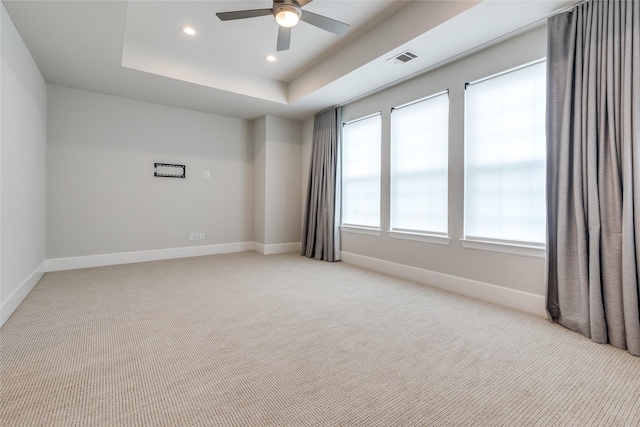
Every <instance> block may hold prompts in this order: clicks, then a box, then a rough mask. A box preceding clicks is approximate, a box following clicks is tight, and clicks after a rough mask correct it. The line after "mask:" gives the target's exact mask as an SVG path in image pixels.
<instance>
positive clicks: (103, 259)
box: [46, 242, 253, 271]
mask: <svg viewBox="0 0 640 427" xmlns="http://www.w3.org/2000/svg"><path fill="white" fill-rule="evenodd" d="M252 249H253V242H240V243H227V244H221V245H206V246H191V247H185V248H171V249H158V250H151V251H138V252H122V253H115V254H104V255H90V256H79V257H70V258H53V259H48V260H47V261H46V267H47V269H46V271H61V270H75V269H78V268H89V267H103V266H107V265H117V264H132V263H136V262H147V261H162V260H165V259H175V258H188V257H194V256H205V255H217V254H225V253H232V252H244V251H250V250H252Z"/></svg>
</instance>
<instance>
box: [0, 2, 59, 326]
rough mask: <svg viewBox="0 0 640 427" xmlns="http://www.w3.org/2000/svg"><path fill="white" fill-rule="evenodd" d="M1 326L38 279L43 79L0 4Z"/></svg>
mask: <svg viewBox="0 0 640 427" xmlns="http://www.w3.org/2000/svg"><path fill="white" fill-rule="evenodd" d="M0 15H1V21H0V22H1V24H0V42H1V48H0V51H1V53H2V66H1V71H0V98H1V101H0V121H1V126H0V127H1V132H0V134H1V136H0V158H1V165H0V303H1V305H0V325H2V324H4V322H5V321H6V320H7V319H8V318H9V316H10V315H11V313H13V311H14V310H15V309H16V307H17V306H18V305H19V304H20V302H22V300H23V299H24V298H25V297H26V296H27V294H28V293H29V292H30V291H31V289H33V287H34V286H35V285H36V284H37V282H38V281H39V280H40V278H41V277H42V275H43V274H44V268H45V241H46V127H47V119H46V113H47V111H46V96H47V91H46V83H45V82H44V80H43V78H42V75H41V74H40V71H39V70H38V68H37V66H36V64H35V62H34V61H33V58H32V57H31V54H30V53H29V51H28V50H27V48H26V46H25V45H24V42H23V41H22V39H21V38H20V35H19V34H18V31H17V30H16V28H15V26H14V24H13V22H12V21H11V18H10V17H9V14H8V13H7V11H6V9H5V7H4V5H2V6H1V7H0Z"/></svg>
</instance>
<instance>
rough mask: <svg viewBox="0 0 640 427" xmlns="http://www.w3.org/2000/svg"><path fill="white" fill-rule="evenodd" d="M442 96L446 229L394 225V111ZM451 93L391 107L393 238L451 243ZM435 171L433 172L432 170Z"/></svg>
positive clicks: (391, 212)
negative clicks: (444, 108)
mask: <svg viewBox="0 0 640 427" xmlns="http://www.w3.org/2000/svg"><path fill="white" fill-rule="evenodd" d="M441 96H445V97H446V125H445V128H446V158H447V159H446V162H445V164H446V172H445V176H446V202H445V211H446V213H445V223H446V226H445V229H446V230H445V231H444V232H442V231H435V230H427V229H424V230H422V229H413V228H403V227H394V218H393V217H394V199H395V195H394V176H395V174H394V118H393V114H394V111H396V110H400V109H402V108H405V107H411V106H413V105H416V104H420V103H423V102H427V101H429V100H431V99H434V98H439V97H441ZM449 98H450V93H449V89H445V90H442V91H439V92H436V93H433V94H430V95H427V96H424V97H421V98H418V99H415V100H413V101H410V102H407V103H404V104H401V105H398V106H396V107H393V108H391V114H390V118H389V128H390V135H389V140H390V141H389V146H390V150H389V231H388V232H387V235H388V236H389V237H391V238H396V239H404V240H414V241H420V242H426V243H433V244H439V245H448V244H449V243H450V241H451V240H450V239H449V142H450V139H449V123H450V115H451V112H450V99H449ZM430 172H431V170H420V171H419V172H417V173H418V174H424V173H426V174H429V173H430ZM431 173H433V172H431Z"/></svg>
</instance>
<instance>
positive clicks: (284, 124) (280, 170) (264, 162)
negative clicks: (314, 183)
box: [253, 116, 302, 251]
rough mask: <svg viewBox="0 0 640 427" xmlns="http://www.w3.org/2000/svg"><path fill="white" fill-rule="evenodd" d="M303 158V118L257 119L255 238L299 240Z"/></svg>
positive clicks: (271, 242)
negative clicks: (301, 121)
mask: <svg viewBox="0 0 640 427" xmlns="http://www.w3.org/2000/svg"><path fill="white" fill-rule="evenodd" d="M301 159H302V124H301V123H300V122H297V121H295V120H289V119H283V118H281V117H275V116H262V117H260V118H258V119H256V120H255V121H254V138H253V163H254V177H253V180H254V181H253V182H254V195H253V200H254V226H253V229H254V234H253V237H254V242H256V243H260V244H262V245H265V246H269V245H280V244H285V243H297V242H300V231H301V226H300V224H301V213H300V212H301V208H300V206H301V201H300V198H301V195H302V187H301V186H302V166H301ZM267 251H268V248H267Z"/></svg>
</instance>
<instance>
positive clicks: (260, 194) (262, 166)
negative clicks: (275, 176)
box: [253, 116, 267, 245]
mask: <svg viewBox="0 0 640 427" xmlns="http://www.w3.org/2000/svg"><path fill="white" fill-rule="evenodd" d="M266 171H267V117H266V116H262V117H260V118H258V119H256V120H255V121H254V123H253V241H254V242H256V243H260V244H262V245H264V244H265V243H266V234H265V225H266V224H265V222H266V219H265V218H266V217H265V214H266V211H265V209H266V206H265V197H266Z"/></svg>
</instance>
